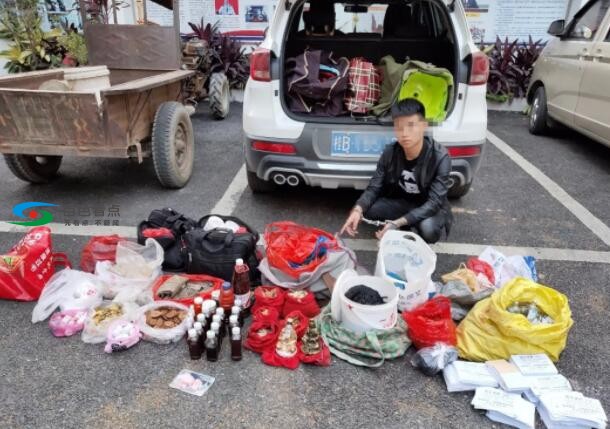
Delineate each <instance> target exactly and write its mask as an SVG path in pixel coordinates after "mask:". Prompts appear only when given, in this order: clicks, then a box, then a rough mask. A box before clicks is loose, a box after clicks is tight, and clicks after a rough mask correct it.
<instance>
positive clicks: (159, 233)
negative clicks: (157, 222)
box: [142, 228, 174, 238]
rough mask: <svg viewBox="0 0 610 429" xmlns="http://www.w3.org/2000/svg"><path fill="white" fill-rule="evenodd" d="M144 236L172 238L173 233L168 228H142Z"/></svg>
mask: <svg viewBox="0 0 610 429" xmlns="http://www.w3.org/2000/svg"><path fill="white" fill-rule="evenodd" d="M142 237H144V238H174V233H173V232H172V231H171V229H168V228H144V229H143V230H142Z"/></svg>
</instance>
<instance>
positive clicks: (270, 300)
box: [252, 286, 286, 313]
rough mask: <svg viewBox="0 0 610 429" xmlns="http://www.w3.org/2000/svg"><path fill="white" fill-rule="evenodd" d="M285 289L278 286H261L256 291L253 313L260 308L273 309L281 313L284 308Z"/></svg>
mask: <svg viewBox="0 0 610 429" xmlns="http://www.w3.org/2000/svg"><path fill="white" fill-rule="evenodd" d="M285 295H286V292H285V291H284V289H282V288H280V287H277V286H260V287H257V288H256V289H254V305H253V306H252V311H256V310H257V309H258V308H260V307H273V308H275V309H277V311H278V312H279V313H281V312H282V308H283V307H284V296H285Z"/></svg>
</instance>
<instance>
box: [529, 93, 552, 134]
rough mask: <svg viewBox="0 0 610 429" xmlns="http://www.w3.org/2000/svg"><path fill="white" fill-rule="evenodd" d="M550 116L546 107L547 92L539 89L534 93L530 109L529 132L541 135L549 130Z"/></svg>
mask: <svg viewBox="0 0 610 429" xmlns="http://www.w3.org/2000/svg"><path fill="white" fill-rule="evenodd" d="M548 120H549V115H548V111H547V106H546V91H545V90H544V87H542V86H541V87H539V88H538V89H536V92H535V93H534V99H533V100H532V106H531V109H530V118H529V130H530V133H532V134H534V135H541V134H544V133H546V132H547V131H548V130H549V126H548Z"/></svg>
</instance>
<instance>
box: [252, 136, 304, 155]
mask: <svg viewBox="0 0 610 429" xmlns="http://www.w3.org/2000/svg"><path fill="white" fill-rule="evenodd" d="M252 149H254V150H260V151H262V152H273V153H282V154H284V155H294V154H295V153H297V150H296V149H295V147H294V145H291V144H289V143H274V142H265V141H259V140H255V141H253V142H252Z"/></svg>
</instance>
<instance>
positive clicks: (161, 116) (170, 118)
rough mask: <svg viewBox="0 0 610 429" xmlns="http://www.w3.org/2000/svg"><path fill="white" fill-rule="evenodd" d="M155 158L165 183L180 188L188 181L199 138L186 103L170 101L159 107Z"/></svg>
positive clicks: (162, 182)
mask: <svg viewBox="0 0 610 429" xmlns="http://www.w3.org/2000/svg"><path fill="white" fill-rule="evenodd" d="M152 158H153V163H154V166H155V172H156V174H157V179H159V182H160V183H161V185H163V186H165V187H166V188H174V189H177V188H182V187H184V186H185V185H186V184H187V183H188V181H189V179H190V178H191V175H192V173H193V163H194V159H195V140H194V135H193V125H192V124H191V118H190V116H189V114H188V111H187V109H186V108H185V107H184V106H183V105H182V104H180V103H177V102H175V101H169V102H165V103H163V104H161V106H159V109H158V110H157V114H156V116H155V121H154V123H153V130H152Z"/></svg>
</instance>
